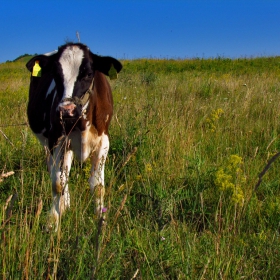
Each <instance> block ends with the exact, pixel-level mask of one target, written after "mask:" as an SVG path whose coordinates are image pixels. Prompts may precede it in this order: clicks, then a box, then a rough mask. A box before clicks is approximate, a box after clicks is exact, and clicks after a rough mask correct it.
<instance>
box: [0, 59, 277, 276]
mask: <svg viewBox="0 0 280 280" xmlns="http://www.w3.org/2000/svg"><path fill="white" fill-rule="evenodd" d="M123 65H124V69H123V71H122V72H121V73H120V75H119V78H118V79H117V80H114V81H111V82H110V83H111V86H112V89H113V96H114V103H115V109H114V117H113V119H112V123H111V128H110V141H111V148H110V153H109V157H108V160H107V162H106V169H105V174H106V175H105V177H106V196H105V201H106V202H105V204H106V206H107V208H108V211H107V218H106V224H105V226H103V229H102V232H101V233H99V234H97V232H98V221H97V220H96V218H95V217H94V215H93V213H94V205H93V198H92V197H91V195H90V192H89V186H88V183H87V180H88V175H89V172H90V165H89V164H88V163H85V164H84V165H83V166H82V168H81V166H80V165H79V163H78V162H75V163H74V165H73V168H72V170H71V176H70V194H71V209H70V210H69V211H67V213H66V214H65V215H64V216H63V219H62V225H61V230H60V231H59V232H58V233H54V232H51V233H46V232H44V230H43V229H44V225H45V223H46V220H47V215H48V211H49V208H50V205H51V200H52V195H51V185H50V178H49V175H48V173H47V170H46V164H45V158H44V151H43V149H42V147H41V146H40V145H39V143H38V141H37V140H36V139H35V137H34V136H33V134H32V133H31V130H30V128H29V127H28V125H26V124H27V117H26V105H27V99H28V84H29V72H28V71H27V70H26V69H25V66H24V62H23V61H21V60H19V61H16V62H9V63H4V64H1V65H0V104H1V112H0V129H1V131H0V173H7V172H8V171H14V172H15V174H14V175H13V176H10V177H8V178H5V179H4V180H3V181H2V182H0V205H1V208H0V219H1V228H0V230H1V240H0V248H1V249H0V250H1V252H0V277H1V278H2V279H145V280H146V279H280V236H279V230H280V189H279V184H280V175H279V169H280V159H276V160H274V161H273V162H272V164H271V166H270V168H269V169H267V170H266V172H265V174H264V175H263V176H262V178H261V179H262V182H261V184H260V185H259V186H257V187H256V184H257V182H258V179H259V178H258V176H259V174H260V172H261V171H262V170H263V169H264V168H265V167H266V165H267V164H268V162H269V160H270V159H271V158H272V157H273V156H274V155H276V154H277V153H278V152H279V150H280V137H279V132H280V126H279V122H280V110H279V108H280V57H271V58H252V59H249V58H243V59H237V60H230V59H225V58H216V59H192V60H152V59H150V60H134V61H123ZM11 195H13V197H11ZM8 198H10V199H11V201H10V202H9V200H8ZM97 244H98V245H97Z"/></svg>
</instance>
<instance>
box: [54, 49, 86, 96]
mask: <svg viewBox="0 0 280 280" xmlns="http://www.w3.org/2000/svg"><path fill="white" fill-rule="evenodd" d="M83 57H84V52H83V50H81V49H80V48H79V47H78V46H68V47H67V48H66V49H65V50H64V51H63V53H62V54H61V56H60V59H59V63H60V65H61V68H62V72H63V77H64V82H63V83H64V93H63V97H62V100H63V99H65V98H71V97H72V94H73V90H74V85H75V82H76V80H77V77H78V75H79V68H80V65H81V63H82V60H83Z"/></svg>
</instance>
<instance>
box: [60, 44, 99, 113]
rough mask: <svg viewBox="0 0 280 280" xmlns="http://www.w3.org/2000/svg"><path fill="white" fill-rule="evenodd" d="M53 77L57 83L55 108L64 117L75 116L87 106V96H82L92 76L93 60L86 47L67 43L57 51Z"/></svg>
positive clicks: (87, 88)
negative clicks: (67, 44) (57, 56)
mask: <svg viewBox="0 0 280 280" xmlns="http://www.w3.org/2000/svg"><path fill="white" fill-rule="evenodd" d="M54 68H55V69H54V79H55V82H56V85H57V100H59V103H58V104H57V108H56V110H57V111H58V112H60V113H62V116H64V117H76V116H79V115H80V114H81V112H82V111H83V110H85V109H86V107H87V106H88V100H89V99H88V98H83V97H84V96H85V93H86V92H87V91H88V90H91V88H90V87H91V84H92V81H93V76H94V67H93V61H92V59H91V57H90V52H89V50H88V48H85V47H81V46H79V45H69V46H67V47H66V48H63V49H62V50H61V52H60V53H59V58H58V61H57V63H55V64H54Z"/></svg>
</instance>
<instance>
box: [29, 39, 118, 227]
mask: <svg viewBox="0 0 280 280" xmlns="http://www.w3.org/2000/svg"><path fill="white" fill-rule="evenodd" d="M26 67H27V69H28V70H29V71H30V72H31V73H32V75H31V80H30V88H29V102H28V109H27V115H28V120H29V124H30V127H31V129H32V131H33V132H34V134H35V135H36V136H37V138H38V139H39V140H40V142H41V144H42V145H43V146H45V147H46V149H47V151H49V153H48V158H47V163H48V170H49V172H50V176H51V180H52V192H53V204H52V207H51V212H50V215H51V223H50V225H49V226H51V225H52V224H53V223H54V224H55V228H56V229H57V228H58V225H59V220H60V215H61V214H62V213H63V212H64V210H65V209H66V208H68V207H70V195H69V190H68V176H69V172H70V168H71V164H72V160H73V155H74V154H75V155H76V156H77V158H78V159H79V160H80V161H81V162H83V161H85V160H86V159H87V158H88V157H90V159H91V164H92V167H91V177H90V178H89V183H90V188H91V191H92V193H94V194H95V196H96V211H97V214H98V215H101V214H102V210H103V207H104V205H103V197H104V192H105V188H104V165H105V160H106V156H107V153H108V150H109V138H108V128H109V123H110V120H111V118H112V113H113V99H112V92H111V88H110V85H109V83H108V81H107V78H106V77H105V75H109V72H110V71H112V70H113V72H115V73H117V72H119V71H120V70H121V69H122V65H121V63H120V62H119V61H118V60H116V59H114V58H112V57H101V56H98V55H95V54H93V53H92V52H91V51H90V50H89V48H88V47H87V46H85V45H83V44H80V43H78V44H74V43H69V44H66V45H63V46H61V47H59V49H58V50H57V51H55V52H53V53H49V54H46V55H38V56H35V57H33V58H32V59H31V60H30V61H28V63H27V64H26ZM36 67H37V69H35V68H36ZM38 68H39V70H38ZM38 72H39V73H38ZM104 74H105V75H104Z"/></svg>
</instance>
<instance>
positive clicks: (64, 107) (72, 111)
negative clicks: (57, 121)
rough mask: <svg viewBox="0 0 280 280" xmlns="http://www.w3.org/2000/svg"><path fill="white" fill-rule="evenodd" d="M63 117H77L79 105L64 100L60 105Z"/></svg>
mask: <svg viewBox="0 0 280 280" xmlns="http://www.w3.org/2000/svg"><path fill="white" fill-rule="evenodd" d="M58 109H59V112H60V115H61V117H62V118H74V117H77V115H78V111H77V106H76V105H75V104H74V103H73V102H63V103H61V104H60V105H59V106H58Z"/></svg>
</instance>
